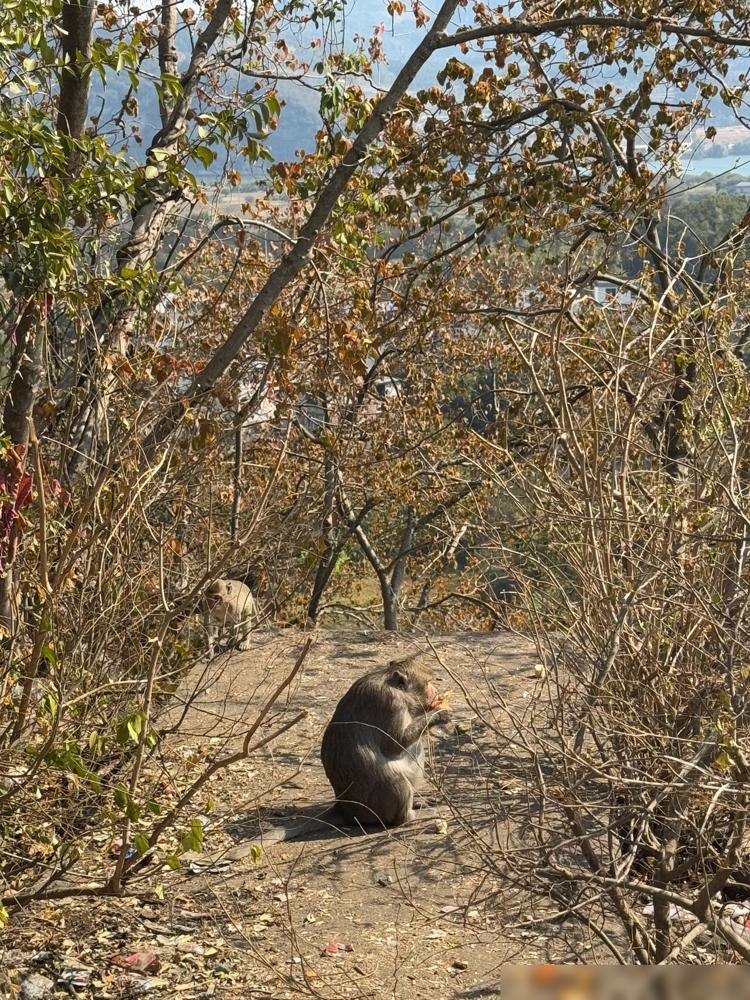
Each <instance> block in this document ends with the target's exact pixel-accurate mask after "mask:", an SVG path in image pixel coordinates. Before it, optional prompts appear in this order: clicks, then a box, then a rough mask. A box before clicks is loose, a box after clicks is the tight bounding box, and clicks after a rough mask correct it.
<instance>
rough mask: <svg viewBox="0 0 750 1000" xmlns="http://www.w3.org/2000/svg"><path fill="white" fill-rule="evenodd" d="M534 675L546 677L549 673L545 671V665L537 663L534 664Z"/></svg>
mask: <svg viewBox="0 0 750 1000" xmlns="http://www.w3.org/2000/svg"><path fill="white" fill-rule="evenodd" d="M534 673H535V674H536V676H537V677H545V676H546V674H547V671H546V670H545V669H544V664H543V663H535V664H534Z"/></svg>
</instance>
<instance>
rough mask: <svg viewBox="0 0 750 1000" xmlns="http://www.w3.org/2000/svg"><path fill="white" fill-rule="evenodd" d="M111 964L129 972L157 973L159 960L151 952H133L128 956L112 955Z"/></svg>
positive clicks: (159, 965)
mask: <svg viewBox="0 0 750 1000" xmlns="http://www.w3.org/2000/svg"><path fill="white" fill-rule="evenodd" d="M112 964H113V965H117V966H119V967H120V968H121V969H128V970H130V972H145V973H149V972H158V971H159V969H160V967H161V960H160V959H159V956H158V955H155V954H154V953H153V952H152V951H134V952H133V953H132V954H130V955H114V956H113V957H112Z"/></svg>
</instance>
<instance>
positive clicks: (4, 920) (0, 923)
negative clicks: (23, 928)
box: [0, 903, 8, 931]
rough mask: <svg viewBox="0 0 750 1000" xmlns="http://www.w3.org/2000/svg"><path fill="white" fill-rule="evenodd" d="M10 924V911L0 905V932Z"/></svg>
mask: <svg viewBox="0 0 750 1000" xmlns="http://www.w3.org/2000/svg"><path fill="white" fill-rule="evenodd" d="M7 924H8V911H7V910H6V909H5V907H4V906H3V904H2V903H0V931H1V930H2V929H3V928H4V927H6V926H7Z"/></svg>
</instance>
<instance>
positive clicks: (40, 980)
mask: <svg viewBox="0 0 750 1000" xmlns="http://www.w3.org/2000/svg"><path fill="white" fill-rule="evenodd" d="M54 989H55V983H54V980H52V979H49V978H48V977H47V976H43V975H42V974H41V973H40V972H32V973H31V975H30V976H27V977H26V978H25V979H24V980H23V982H22V983H21V998H22V1000H47V997H51V996H52V994H53V990H54Z"/></svg>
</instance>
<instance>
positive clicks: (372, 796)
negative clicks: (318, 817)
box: [320, 669, 422, 821]
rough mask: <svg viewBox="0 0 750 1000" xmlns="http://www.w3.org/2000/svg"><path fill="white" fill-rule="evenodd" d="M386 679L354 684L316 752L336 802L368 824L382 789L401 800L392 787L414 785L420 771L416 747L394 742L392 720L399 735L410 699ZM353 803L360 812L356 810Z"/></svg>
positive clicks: (380, 674) (374, 676)
mask: <svg viewBox="0 0 750 1000" xmlns="http://www.w3.org/2000/svg"><path fill="white" fill-rule="evenodd" d="M387 673H388V670H387V669H384V670H378V671H373V672H372V673H369V674H365V676H364V677H360V678H359V680H357V681H355V682H354V684H353V685H352V686H351V687H350V688H349V690H348V691H347V692H346V694H345V695H344V696H343V698H341V700H340V701H339V703H338V705H337V706H336V709H335V711H334V713H333V716H332V718H331V721H330V722H329V723H328V725H327V726H326V729H325V732H324V734H323V741H322V744H321V748H320V756H321V760H322V762H323V768H324V770H325V773H326V777H327V778H328V780H329V781H330V783H331V787H332V788H333V791H334V793H335V795H336V798H337V800H341V801H342V802H343V803H347V805H346V806H345V808H346V809H347V810H348V811H349V812H352V813H353V814H354V815H356V816H357V818H360V819H363V820H365V821H368V819H369V820H370V821H371V820H372V816H371V815H370V816H368V815H367V813H368V812H369V813H370V814H371V813H372V812H373V810H374V811H375V812H376V813H382V805H381V803H382V801H383V798H384V795H385V794H386V793H385V792H384V786H387V788H388V789H389V790H390V791H391V792H396V793H397V797H398V798H401V796H400V795H399V794H398V790H397V788H396V787H395V786H397V785H398V783H399V782H401V781H408V783H409V784H414V783H415V782H416V775H417V772H418V771H419V769H420V766H421V758H422V747H421V742H418V743H417V744H415V745H414V746H413V747H409V748H405V747H402V746H401V745H400V744H399V743H398V741H397V739H396V733H395V732H394V728H395V727H394V724H393V723H394V718H398V722H399V725H400V727H401V730H403V728H405V724H408V722H409V721H410V718H411V714H410V712H409V704H408V702H409V699H408V698H405V697H404V696H403V694H402V693H400V694H397V693H396V692H392V691H390V689H389V688H388V687H387V686H386V685H385V684H384V678H385V676H386V675H387ZM404 716H406V717H405V718H404ZM405 758H406V759H405ZM410 797H411V796H410V793H409V799H410ZM356 803H362V804H363V806H364V807H365V809H364V810H363V811H359V810H357V809H356V807H353V804H356ZM378 806H380V808H379V809H378V808H377V807H378Z"/></svg>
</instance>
